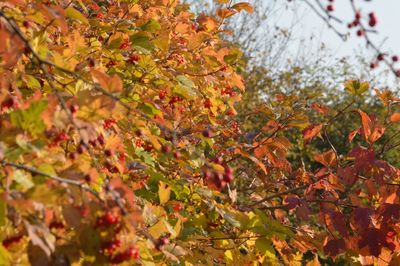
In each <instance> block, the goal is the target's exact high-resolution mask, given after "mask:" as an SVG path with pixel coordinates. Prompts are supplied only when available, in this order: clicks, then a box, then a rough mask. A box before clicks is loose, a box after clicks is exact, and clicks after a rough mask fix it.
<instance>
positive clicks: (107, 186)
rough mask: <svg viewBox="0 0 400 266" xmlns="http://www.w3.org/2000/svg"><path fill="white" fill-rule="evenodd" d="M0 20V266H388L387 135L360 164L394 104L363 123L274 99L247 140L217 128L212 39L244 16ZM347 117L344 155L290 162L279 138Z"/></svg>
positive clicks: (231, 104)
mask: <svg viewBox="0 0 400 266" xmlns="http://www.w3.org/2000/svg"><path fill="white" fill-rule="evenodd" d="M219 2H227V1H219ZM0 8H1V9H0V17H1V24H0V26H1V27H0V36H2V40H3V42H2V43H1V44H0V58H1V76H2V78H1V83H0V84H1V85H0V86H1V90H0V103H1V116H0V118H1V120H0V123H1V127H0V164H1V168H0V175H1V176H2V177H3V178H2V179H1V180H2V181H1V187H0V189H1V196H2V197H1V201H0V210H1V212H0V224H1V228H2V230H1V235H0V236H1V237H2V246H0V261H1V263H0V264H4V265H11V264H12V263H18V264H29V263H30V264H31V265H80V264H83V265H104V264H106V265H107V264H125V265H132V264H148V265H154V264H156V265H158V264H171V265H174V264H185V265H213V264H217V265H219V264H223V263H226V264H232V265H246V264H247V265H248V264H251V263H253V264H254V263H262V264H279V263H284V264H291V265H293V263H298V264H301V263H307V262H309V263H312V261H313V262H314V263H319V262H318V261H320V262H321V263H323V262H324V261H330V262H332V261H333V260H334V259H336V258H337V257H338V256H341V258H342V259H344V260H346V261H351V260H356V259H357V258H358V259H359V261H360V262H363V263H364V262H372V261H382V260H384V261H386V262H389V261H391V262H392V263H394V264H396V262H397V260H398V252H399V249H398V246H399V243H398V237H397V230H398V228H397V227H398V218H399V215H400V214H399V208H398V205H399V198H398V196H397V194H398V193H397V191H398V184H397V182H398V178H399V170H398V169H397V168H396V167H394V166H392V165H390V164H389V163H387V162H385V161H383V160H381V159H380V158H379V156H380V153H381V152H383V153H385V152H387V150H388V149H394V148H395V147H396V146H397V145H398V143H396V142H395V137H396V136H394V137H393V136H391V137H389V138H387V140H388V141H387V145H386V147H387V149H386V148H385V149H379V150H376V147H377V146H376V143H377V142H379V141H380V140H382V139H383V138H381V137H382V135H383V133H384V131H385V129H386V128H388V127H391V126H394V125H395V124H396V123H397V122H398V121H399V113H398V111H396V109H395V108H396V106H397V104H398V103H399V99H398V98H396V97H395V96H394V95H393V94H390V93H389V92H388V91H379V92H378V95H379V98H380V99H381V100H382V102H383V103H384V104H386V106H389V107H390V108H387V110H388V112H387V115H386V116H385V119H384V120H383V122H380V121H379V120H378V119H377V118H376V117H375V116H374V115H372V114H367V113H365V112H363V111H361V110H351V106H350V105H349V106H345V107H343V108H340V109H337V110H333V109H330V108H328V107H326V106H324V105H323V104H318V103H313V104H310V103H311V102H310V101H308V100H309V99H302V98H301V97H299V96H297V95H293V94H290V93H286V92H285V93H281V94H279V95H276V97H277V98H276V100H277V101H272V104H271V106H266V107H265V108H264V109H262V110H261V109H260V110H257V111H259V112H263V114H265V118H266V119H267V123H266V125H265V126H264V127H263V128H262V129H261V132H260V133H259V134H257V136H254V137H251V138H248V136H242V132H241V130H240V125H239V124H238V123H237V121H235V118H234V114H235V113H236V110H235V108H236V106H237V103H238V102H240V100H241V96H242V94H243V92H244V89H245V86H244V82H243V79H242V77H241V76H240V75H239V72H240V71H243V68H242V66H243V65H244V64H245V62H244V60H243V59H242V58H241V57H242V52H241V51H240V49H239V48H238V47H237V46H234V45H232V44H231V43H230V42H228V41H226V40H224V39H222V38H221V34H224V28H223V23H224V21H225V20H226V19H228V17H230V16H233V15H235V14H236V13H238V12H240V11H247V12H249V13H251V12H252V11H253V7H252V6H251V5H249V4H248V3H243V2H240V3H231V2H229V3H228V6H227V7H224V8H222V9H219V10H218V12H217V16H206V15H199V16H197V17H196V16H195V15H194V14H193V13H191V12H190V11H188V9H187V6H185V5H180V4H179V3H177V1H168V0H146V1H116V2H114V1H98V2H93V1H70V2H68V3H67V2H64V1H49V2H41V1H39V2H36V1H19V0H10V1H4V2H2V3H1V5H0ZM346 88H347V91H348V92H349V93H350V95H353V96H354V97H359V96H360V95H361V94H363V93H365V91H366V90H368V89H369V88H368V83H365V82H359V81H349V82H348V83H347V84H346ZM278 101H279V104H278ZM350 111H353V112H357V114H358V116H359V117H360V121H361V122H360V123H359V125H360V127H361V129H360V130H358V129H357V130H356V131H354V132H352V134H351V136H353V135H355V134H359V135H360V136H361V137H362V138H359V139H356V140H357V141H358V142H357V145H355V147H354V148H352V150H350V151H348V150H345V151H343V152H342V151H340V152H341V153H340V154H339V153H338V151H337V150H336V149H335V148H334V146H333V145H330V146H329V149H327V150H323V151H318V152H316V154H314V156H313V161H314V167H313V168H309V167H308V166H307V167H306V166H305V165H300V166H296V162H295V161H294V159H293V160H290V159H289V158H290V152H291V146H292V143H293V144H294V145H296V142H295V141H297V140H298V139H296V138H295V137H294V135H293V132H296V131H299V130H301V131H302V136H301V137H302V139H303V140H304V142H306V143H309V142H311V141H313V139H314V138H315V137H317V136H318V135H320V134H321V135H322V133H323V132H324V128H327V127H329V126H330V125H332V124H333V123H334V122H335V123H336V122H337V123H339V122H340V121H341V120H340V119H341V118H342V117H343V116H344V115H347V114H349V112H350ZM317 114H318V115H317ZM309 117H310V118H309ZM257 130H259V129H257ZM395 134H396V133H395ZM324 138H325V139H326V140H327V137H326V136H324ZM242 140H245V141H242ZM327 141H328V142H329V140H327ZM385 144H386V142H385V143H383V146H385ZM381 147H382V146H381ZM316 148H318V146H316ZM255 185H257V186H259V187H257V188H256V189H254V186H255ZM246 189H247V190H246ZM250 192H251V193H250ZM359 255H361V257H359Z"/></svg>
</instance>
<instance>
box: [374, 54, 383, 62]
mask: <svg viewBox="0 0 400 266" xmlns="http://www.w3.org/2000/svg"><path fill="white" fill-rule="evenodd" d="M384 57H385V55H384V54H378V56H377V57H376V58H377V59H378V61H382V60H383V59H385V58H384Z"/></svg>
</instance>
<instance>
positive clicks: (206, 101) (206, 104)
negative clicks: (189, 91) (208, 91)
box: [204, 99, 213, 109]
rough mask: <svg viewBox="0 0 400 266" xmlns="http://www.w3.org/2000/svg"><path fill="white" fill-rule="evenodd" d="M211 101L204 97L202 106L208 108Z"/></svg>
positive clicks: (210, 105)
mask: <svg viewBox="0 0 400 266" xmlns="http://www.w3.org/2000/svg"><path fill="white" fill-rule="evenodd" d="M212 106H213V105H212V102H211V100H210V99H205V100H204V107H205V108H208V109H210V108H211V107H212Z"/></svg>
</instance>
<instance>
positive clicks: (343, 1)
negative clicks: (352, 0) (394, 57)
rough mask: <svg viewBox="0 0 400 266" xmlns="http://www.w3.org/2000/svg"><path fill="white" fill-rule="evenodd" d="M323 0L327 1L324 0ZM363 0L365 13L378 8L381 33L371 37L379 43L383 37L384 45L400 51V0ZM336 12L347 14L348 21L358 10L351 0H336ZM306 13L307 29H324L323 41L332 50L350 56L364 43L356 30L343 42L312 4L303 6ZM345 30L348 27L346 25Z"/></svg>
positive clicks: (362, 6)
mask: <svg viewBox="0 0 400 266" xmlns="http://www.w3.org/2000/svg"><path fill="white" fill-rule="evenodd" d="M321 2H327V3H328V1H327V0H322V1H321ZM356 2H357V1H356ZM358 2H360V4H359V6H360V10H361V12H362V13H364V14H366V15H367V14H368V13H369V12H371V11H374V12H375V13H376V15H377V18H378V24H377V26H376V29H377V31H378V33H377V34H372V35H371V37H372V38H373V40H374V41H375V42H376V43H377V44H378V45H379V44H381V42H382V41H383V40H385V39H386V38H387V39H386V40H385V42H384V44H383V48H385V49H387V50H391V51H397V52H398V53H400V1H399V0H373V1H371V2H366V1H358ZM334 5H335V8H336V10H335V12H333V14H334V15H337V16H338V17H339V18H343V19H344V20H346V21H349V20H351V19H352V18H353V17H354V13H353V11H352V9H351V6H350V4H349V0H336V1H335V3H334ZM301 12H302V13H303V14H305V16H304V19H303V20H302V22H301V23H302V24H303V25H304V26H303V29H304V31H305V32H306V31H309V30H308V29H310V30H312V31H313V32H315V33H318V32H319V33H322V35H321V37H322V38H321V39H322V41H323V42H324V43H325V44H326V45H327V46H328V47H329V48H331V49H332V50H334V51H336V52H337V55H338V56H349V55H352V54H353V53H354V51H355V50H356V49H358V48H359V47H360V45H363V44H364V42H363V40H362V39H360V38H358V37H357V36H355V33H354V30H353V31H352V35H351V36H350V37H351V38H349V40H348V41H346V42H343V41H342V40H341V39H340V38H339V37H338V36H337V35H336V34H335V33H334V32H333V31H331V30H329V29H328V27H327V25H326V24H324V23H323V22H322V21H321V19H320V18H319V17H318V16H317V15H315V13H313V12H312V11H311V10H310V9H309V8H306V7H305V6H303V10H301ZM343 28H344V31H343V32H345V31H346V28H345V27H342V29H343Z"/></svg>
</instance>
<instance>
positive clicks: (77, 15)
mask: <svg viewBox="0 0 400 266" xmlns="http://www.w3.org/2000/svg"><path fill="white" fill-rule="evenodd" d="M65 14H66V15H67V17H69V18H72V19H76V20H78V21H80V22H82V23H84V24H87V25H89V21H88V19H87V18H86V17H85V16H84V15H83V14H82V13H81V12H79V11H78V10H76V9H75V8H73V7H68V8H67V9H65Z"/></svg>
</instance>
